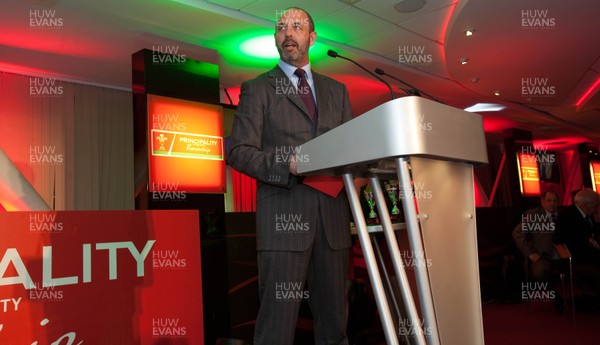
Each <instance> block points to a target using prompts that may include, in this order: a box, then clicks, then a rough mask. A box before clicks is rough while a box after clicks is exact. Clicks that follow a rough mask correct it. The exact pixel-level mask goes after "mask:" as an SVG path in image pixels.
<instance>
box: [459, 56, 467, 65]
mask: <svg viewBox="0 0 600 345" xmlns="http://www.w3.org/2000/svg"><path fill="white" fill-rule="evenodd" d="M458 62H459V63H460V64H461V65H466V64H467V62H469V58H466V57H464V58H460V59H458Z"/></svg>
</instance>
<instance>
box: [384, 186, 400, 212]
mask: <svg viewBox="0 0 600 345" xmlns="http://www.w3.org/2000/svg"><path fill="white" fill-rule="evenodd" d="M383 185H384V186H385V190H386V191H387V193H388V197H389V198H390V201H391V202H392V212H391V213H392V215H398V214H400V210H399V209H398V196H397V195H398V181H396V180H389V181H384V182H383Z"/></svg>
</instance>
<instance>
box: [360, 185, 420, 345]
mask: <svg viewBox="0 0 600 345" xmlns="http://www.w3.org/2000/svg"><path fill="white" fill-rule="evenodd" d="M369 180H370V181H371V188H372V189H373V195H374V196H375V204H376V205H377V210H378V211H379V219H380V220H381V225H382V227H383V233H384V234H385V240H386V242H387V245H388V249H389V252H390V256H391V258H392V264H393V266H394V273H395V274H396V278H397V279H398V286H399V287H400V293H401V294H402V300H403V301H404V306H405V307H406V312H407V314H408V315H407V316H408V320H410V323H409V325H410V327H409V329H410V335H414V337H415V339H416V341H417V342H416V343H417V344H418V345H425V344H426V342H425V336H424V333H423V328H422V327H421V322H419V314H418V312H417V307H416V305H415V300H414V298H413V295H412V291H411V289H410V284H409V282H408V277H407V276H406V271H405V270H404V265H403V262H402V257H401V256H400V249H399V248H398V240H397V239H396V233H395V232H394V229H393V228H392V221H391V219H390V213H389V211H388V209H387V205H386V202H385V197H384V195H383V191H382V189H381V184H380V182H379V178H377V177H371V178H369ZM408 320H407V321H408ZM399 321H400V323H402V321H403V320H399Z"/></svg>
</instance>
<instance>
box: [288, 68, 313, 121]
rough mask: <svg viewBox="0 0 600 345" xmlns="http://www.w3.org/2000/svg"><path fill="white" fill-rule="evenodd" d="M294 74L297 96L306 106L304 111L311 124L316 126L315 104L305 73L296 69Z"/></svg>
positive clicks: (300, 69)
mask: <svg viewBox="0 0 600 345" xmlns="http://www.w3.org/2000/svg"><path fill="white" fill-rule="evenodd" d="M294 74H295V75H296V76H298V78H299V81H298V95H299V96H300V98H301V99H302V102H304V105H306V109H307V110H308V113H309V114H310V117H311V118H312V121H313V124H314V125H315V126H316V125H317V119H318V115H317V106H316V104H315V99H314V98H313V93H312V90H311V89H310V85H308V82H307V81H306V71H305V70H303V69H302V68H298V69H297V70H296V71H295V72H294Z"/></svg>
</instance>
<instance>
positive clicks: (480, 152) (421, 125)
mask: <svg viewBox="0 0 600 345" xmlns="http://www.w3.org/2000/svg"><path fill="white" fill-rule="evenodd" d="M297 156H299V157H297V161H298V172H299V173H300V174H306V175H312V174H323V175H332V174H339V172H340V171H341V170H343V169H344V168H353V169H355V170H364V169H366V167H367V166H369V165H371V164H377V163H381V161H384V162H383V163H385V161H388V160H389V161H393V160H394V159H395V158H398V157H409V156H422V157H429V158H433V159H440V160H450V161H457V162H468V163H471V164H485V163H487V162H488V159H487V149H486V142H485V133H484V131H483V121H482V119H481V116H480V115H478V114H474V113H469V112H466V111H464V110H461V109H457V108H453V107H450V106H448V105H444V104H441V103H437V102H434V101H431V100H428V99H424V98H422V97H417V96H409V97H402V98H397V99H394V100H391V101H388V102H386V103H384V104H382V105H380V106H378V107H376V108H373V109H371V110H369V111H368V112H366V113H364V114H362V115H360V116H358V117H355V118H354V119H352V120H351V121H348V122H346V123H344V124H343V125H341V126H339V127H337V128H334V129H332V130H331V131H329V132H327V133H325V134H323V135H321V136H319V137H317V138H315V139H313V140H311V141H308V142H306V143H304V144H303V145H302V146H300V148H299V150H298V153H297Z"/></svg>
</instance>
